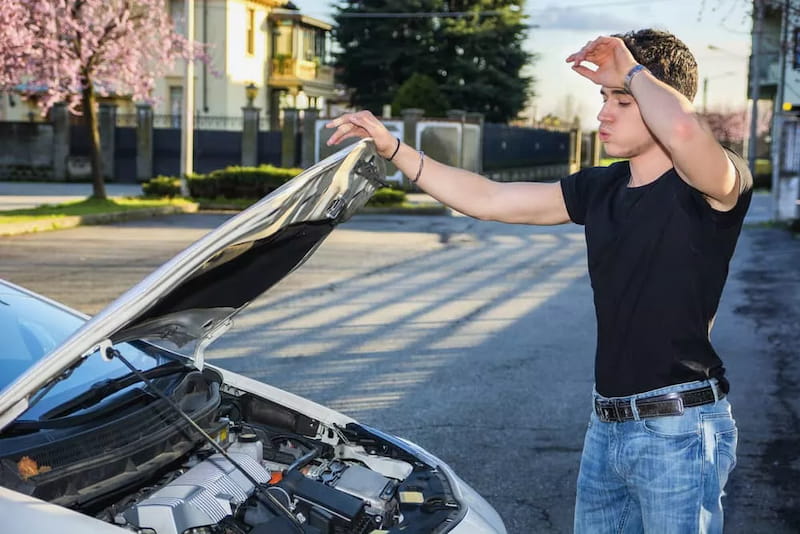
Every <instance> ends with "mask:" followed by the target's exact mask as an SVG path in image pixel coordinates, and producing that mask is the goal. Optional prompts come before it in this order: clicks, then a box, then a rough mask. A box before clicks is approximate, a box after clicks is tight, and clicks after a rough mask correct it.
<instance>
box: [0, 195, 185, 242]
mask: <svg viewBox="0 0 800 534" xmlns="http://www.w3.org/2000/svg"><path fill="white" fill-rule="evenodd" d="M197 209H198V208H197V204H194V203H191V204H186V205H182V206H156V207H152V208H140V209H133V210H128V211H117V212H112V213H92V214H90V215H67V216H61V217H47V218H42V219H37V220H34V221H25V222H18V223H6V224H0V236H13V235H21V234H29V233H33V232H47V231H50V230H64V229H67V228H75V227H76V226H87V225H98V224H111V223H116V222H124V221H136V220H141V219H150V218H152V217H161V216H163V215H174V214H177V213H195V212H197Z"/></svg>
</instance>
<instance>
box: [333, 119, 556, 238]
mask: <svg viewBox="0 0 800 534" xmlns="http://www.w3.org/2000/svg"><path fill="white" fill-rule="evenodd" d="M328 127H329V128H336V131H335V132H334V133H333V135H332V136H331V138H330V140H329V141H328V144H331V145H335V144H337V143H339V142H340V141H341V140H343V139H347V138H349V137H371V138H372V139H373V141H374V142H375V146H376V148H377V149H378V153H379V154H380V155H381V156H383V157H384V158H388V157H391V156H392V154H393V153H394V152H395V149H396V150H397V152H396V153H395V155H394V157H393V158H392V163H394V164H395V165H396V166H397V168H398V169H400V171H401V172H402V173H403V174H405V175H406V176H408V177H409V178H410V179H412V180H414V179H416V183H417V185H418V186H419V187H420V188H421V189H422V190H424V191H425V192H426V193H428V194H429V195H431V196H432V197H434V198H435V199H437V200H439V201H440V202H442V203H444V204H446V205H448V206H450V207H451V208H453V209H455V210H456V211H459V212H461V213H463V214H465V215H469V216H471V217H475V218H477V219H484V220H493V221H501V222H507V223H525V224H540V225H551V224H562V223H565V222H568V221H569V215H568V214H567V208H566V204H565V203H564V197H563V195H562V193H561V186H560V184H558V183H530V182H514V183H500V182H495V181H492V180H489V179H487V178H484V177H483V176H480V175H478V174H475V173H473V172H469V171H466V170H463V169H458V168H455V167H450V166H448V165H444V164H442V163H439V162H438V161H436V160H434V159H431V158H429V157H427V156H425V157H424V160H421V157H420V154H419V153H418V152H417V151H416V150H414V149H413V148H412V147H410V146H408V145H406V144H405V143H400V145H399V147H398V145H397V139H396V138H395V137H394V136H393V135H392V134H391V133H390V132H389V131H388V130H386V128H385V127H384V126H383V124H382V123H381V122H380V121H379V120H378V119H376V118H375V116H374V115H372V113H370V112H369V111H359V112H357V113H348V114H345V115H342V116H341V117H338V118H336V119H334V120H333V121H331V122H330V123H328Z"/></svg>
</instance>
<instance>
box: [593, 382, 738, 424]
mask: <svg viewBox="0 0 800 534" xmlns="http://www.w3.org/2000/svg"><path fill="white" fill-rule="evenodd" d="M724 396H725V395H724V394H723V393H722V392H721V391H720V392H718V394H717V396H716V397H715V396H714V388H712V387H711V386H705V387H702V388H698V389H690V390H689V391H677V392H675V393H666V394H664V395H656V396H655V397H645V398H642V399H633V400H632V399H595V400H594V412H595V413H596V414H597V417H599V418H600V420H601V421H603V422H606V423H621V422H623V421H633V420H634V419H636V417H635V416H634V414H633V407H632V403H633V402H635V403H636V410H637V411H638V412H639V419H645V418H648V417H664V416H667V415H682V414H683V411H684V409H685V408H691V407H693V406H701V405H703V404H711V403H712V402H716V400H717V399H721V398H723V397H724Z"/></svg>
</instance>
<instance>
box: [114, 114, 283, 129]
mask: <svg viewBox="0 0 800 534" xmlns="http://www.w3.org/2000/svg"><path fill="white" fill-rule="evenodd" d="M116 124H117V127H119V128H135V127H136V114H135V113H118V114H117V117H116ZM180 127H181V115H163V114H160V115H153V128H180ZM243 127H244V117H241V116H239V117H225V116H213V115H201V114H197V115H195V117H194V129H195V130H217V131H226V132H241V131H242V128H243ZM269 128H270V124H269V115H266V116H262V117H259V119H258V129H259V130H260V131H268V130H269Z"/></svg>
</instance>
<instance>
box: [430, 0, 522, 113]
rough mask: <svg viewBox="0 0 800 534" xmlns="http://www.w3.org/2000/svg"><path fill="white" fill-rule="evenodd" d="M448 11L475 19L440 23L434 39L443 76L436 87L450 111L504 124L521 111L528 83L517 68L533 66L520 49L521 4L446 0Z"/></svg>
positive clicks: (498, 0) (495, 0)
mask: <svg viewBox="0 0 800 534" xmlns="http://www.w3.org/2000/svg"><path fill="white" fill-rule="evenodd" d="M445 4H446V8H447V10H448V11H451V12H472V13H474V15H472V16H469V17H461V18H446V19H442V21H441V27H440V28H439V31H438V34H439V35H440V36H441V37H440V38H439V42H440V43H441V44H440V48H441V55H440V60H441V62H442V65H443V67H442V68H443V69H444V70H445V71H446V72H443V73H441V74H442V80H441V87H442V91H443V92H444V94H445V95H446V96H447V98H448V100H449V101H450V105H451V106H453V107H454V108H458V109H464V110H467V111H480V112H482V113H483V114H484V115H485V116H486V120H487V121H489V122H507V121H509V120H511V119H513V118H515V117H516V116H517V114H518V113H519V112H520V111H521V110H522V109H523V108H524V106H525V102H526V101H527V99H528V96H529V95H530V86H531V83H532V81H533V80H532V79H531V78H529V77H526V76H523V75H522V73H521V71H522V68H523V67H524V66H525V65H526V64H529V63H530V62H532V61H533V59H534V58H533V56H532V55H531V54H529V53H528V52H526V51H525V50H524V49H523V42H524V40H525V37H526V25H525V22H524V20H525V15H524V13H523V9H522V8H523V4H524V1H523V0H511V1H509V0H446V1H445Z"/></svg>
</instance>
